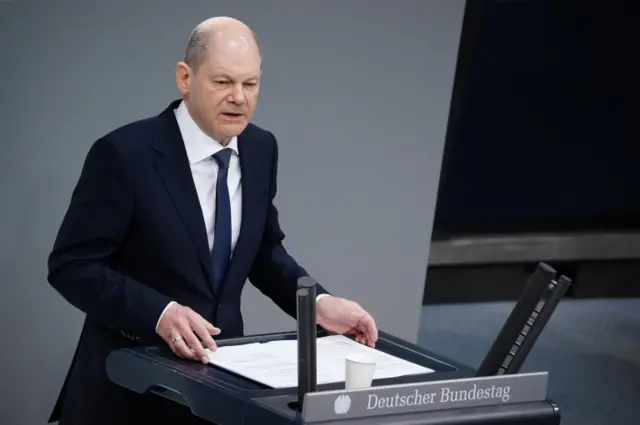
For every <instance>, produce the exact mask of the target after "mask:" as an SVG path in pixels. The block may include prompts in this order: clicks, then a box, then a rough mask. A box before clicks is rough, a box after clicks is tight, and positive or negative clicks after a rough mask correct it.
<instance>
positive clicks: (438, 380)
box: [106, 265, 570, 425]
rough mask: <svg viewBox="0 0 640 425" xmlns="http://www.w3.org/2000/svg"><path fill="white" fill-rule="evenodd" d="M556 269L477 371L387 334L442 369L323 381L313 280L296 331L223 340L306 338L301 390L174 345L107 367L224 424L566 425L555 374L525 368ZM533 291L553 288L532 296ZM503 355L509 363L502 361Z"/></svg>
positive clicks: (384, 337)
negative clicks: (368, 380)
mask: <svg viewBox="0 0 640 425" xmlns="http://www.w3.org/2000/svg"><path fill="white" fill-rule="evenodd" d="M553 273H554V271H553V269H551V268H550V267H548V266H546V265H540V266H539V268H538V270H537V271H536V273H534V276H533V277H532V279H531V281H530V284H529V289H527V292H526V293H525V294H523V296H522V297H521V299H520V300H519V302H518V304H517V305H516V307H515V308H514V311H513V312H512V315H511V316H510V317H509V319H508V320H507V323H506V324H505V327H504V328H503V329H502V331H501V332H500V335H499V336H498V338H497V339H496V341H495V342H494V344H493V346H492V349H491V350H490V352H489V354H488V357H487V359H485V361H484V362H483V364H482V366H481V368H480V369H478V370H475V369H473V368H470V367H467V366H465V365H463V364H460V363H458V362H456V361H453V360H451V359H448V358H445V357H443V356H440V355H438V354H436V353H434V352H431V351H429V350H426V349H425V348H422V347H419V346H417V345H415V344H412V343H410V342H408V341H404V340H402V339H399V338H397V337H394V336H393V335H390V334H388V333H386V332H383V331H380V332H379V339H378V342H377V343H376V349H377V350H380V351H383V352H386V353H388V354H391V355H393V356H395V357H399V358H402V359H405V360H408V361H410V362H412V363H416V364H418V365H420V366H424V367H427V368H429V369H431V370H433V371H434V372H431V373H426V374H422V375H408V376H402V377H396V378H389V379H381V380H374V381H373V384H372V386H371V387H370V388H366V389H355V390H345V389H344V382H342V383H336V384H326V385H317V386H316V384H315V379H314V376H315V341H316V338H318V337H323V336H326V335H328V334H327V333H326V332H325V331H323V330H319V329H318V328H317V327H316V326H315V315H313V314H309V311H311V312H313V311H314V310H313V308H314V306H315V304H312V303H311V300H312V301H313V302H315V296H314V295H315V294H314V293H313V291H311V292H309V288H310V287H311V286H310V285H309V282H306V286H305V288H306V289H305V288H303V289H301V290H299V294H298V295H299V297H298V308H299V311H298V330H297V332H296V331H292V332H283V333H270V334H262V335H253V336H247V337H241V338H231V339H226V340H225V339H222V340H218V341H217V345H218V346H219V347H224V346H229V345H237V344H249V343H256V342H259V343H264V342H268V341H274V340H283V339H290V340H298V355H299V359H298V382H299V385H298V387H296V388H285V389H273V388H270V387H267V386H265V385H263V384H260V383H257V382H255V381H253V380H249V379H246V378H244V377H243V376H240V375H237V374H235V373H233V372H230V371H227V370H225V369H222V368H219V367H216V366H214V365H210V364H209V365H204V364H201V363H197V362H194V361H188V360H182V359H180V358H178V357H177V356H175V355H174V354H173V353H172V352H171V350H170V349H169V348H168V347H165V346H147V347H134V348H125V349H121V350H116V351H114V352H112V353H110V355H109V356H108V358H107V363H106V369H107V374H108V376H109V378H110V379H111V380H112V381H113V382H115V383H116V384H118V385H120V386H123V387H125V388H128V389H130V390H132V391H135V392H137V393H141V394H143V393H149V392H151V393H154V394H156V395H157V396H160V397H165V398H168V399H170V400H172V401H174V402H176V403H181V404H183V405H186V406H187V407H188V408H189V409H190V410H191V412H192V413H193V414H194V415H196V416H198V417H200V418H203V419H205V420H207V421H209V422H211V423H212V424H216V425H254V424H255V425H257V424H268V425H289V424H316V423H322V424H326V425H361V424H367V425H376V424H390V425H394V424H395V425H445V424H447V425H467V424H468V425H471V424H473V425H507V424H509V425H516V424H518V425H533V424H535V425H557V424H560V411H559V408H558V406H557V405H556V404H555V403H554V402H553V401H551V400H548V399H547V382H548V375H547V373H546V372H537V373H518V372H519V371H518V369H519V366H520V365H521V364H522V362H523V360H522V359H523V357H524V356H526V355H527V353H528V351H529V350H530V349H531V347H532V345H533V342H532V341H533V340H535V338H537V336H538V335H539V333H540V332H541V328H542V327H543V326H544V324H545V323H546V320H548V318H549V316H550V314H551V312H552V311H553V309H554V308H555V305H556V304H557V301H558V299H559V297H560V296H561V295H562V294H563V293H564V291H566V288H567V286H568V285H569V283H570V281H569V280H568V279H567V278H565V277H564V276H563V277H561V278H560V279H557V280H555V279H553V278H551V279H549V278H550V276H551V275H552V274H553ZM551 277H552V276H551ZM541 287H544V288H543V289H544V291H543V290H540V288H541ZM305 291H306V292H305ZM532 293H535V294H536V296H541V294H543V293H549V294H551V295H550V296H549V295H548V296H547V297H546V299H544V297H542V298H543V301H542V302H536V303H532V302H531V294H532ZM529 304H531V305H532V307H533V309H532V310H531V311H530V312H527V314H523V313H522V311H523V306H525V305H527V306H528V305H529ZM303 310H304V311H303ZM311 319H313V321H312V320H311ZM536 321H538V323H537V324H536ZM510 340H513V341H511V344H507V342H508V341H510ZM518 348H520V350H521V351H520V353H518ZM501 358H502V359H504V360H505V361H504V362H501V361H496V359H501ZM310 360H311V361H310ZM505 362H506V364H505ZM510 365H511V366H510Z"/></svg>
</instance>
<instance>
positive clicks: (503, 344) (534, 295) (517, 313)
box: [476, 263, 556, 376]
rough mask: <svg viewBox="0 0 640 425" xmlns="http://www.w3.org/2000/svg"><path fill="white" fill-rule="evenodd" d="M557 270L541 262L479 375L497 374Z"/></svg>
mask: <svg viewBox="0 0 640 425" xmlns="http://www.w3.org/2000/svg"><path fill="white" fill-rule="evenodd" d="M555 274H556V271H555V270H554V269H553V268H552V267H551V266H549V265H548V264H545V263H539V264H538V267H537V268H536V271H535V272H534V273H533V274H532V275H531V278H530V279H529V282H528V284H527V287H526V288H525V290H524V292H523V293H522V295H520V298H519V299H518V302H517V303H516V305H515V307H514V308H513V310H512V311H511V314H510V315H509V318H508V319H507V321H506V322H505V324H504V326H503V327H502V329H501V330H500V333H499V334H498V337H497V338H496V339H495V341H494V342H493V345H492V346H491V349H490V350H489V353H488V354H487V356H486V357H485V358H484V360H483V362H482V364H481V365H480V367H479V368H478V371H477V372H476V375H477V376H493V375H497V374H498V372H499V370H500V368H501V367H502V363H503V362H504V360H505V359H506V358H507V356H508V355H509V352H510V351H511V348H512V347H513V345H514V344H515V342H516V341H517V340H518V337H519V335H520V332H522V329H523V328H524V327H525V325H526V323H527V321H528V320H529V318H530V316H531V314H532V312H533V311H534V309H535V308H536V306H537V305H538V303H539V302H540V300H541V299H542V296H543V294H544V292H545V291H546V290H547V289H548V287H549V285H550V284H551V283H552V282H553V278H554V277H555Z"/></svg>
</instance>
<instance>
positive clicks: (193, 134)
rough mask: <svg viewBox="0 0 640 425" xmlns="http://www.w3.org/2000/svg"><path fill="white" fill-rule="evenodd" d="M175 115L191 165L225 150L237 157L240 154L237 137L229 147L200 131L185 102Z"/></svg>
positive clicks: (230, 142)
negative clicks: (231, 151)
mask: <svg viewBox="0 0 640 425" xmlns="http://www.w3.org/2000/svg"><path fill="white" fill-rule="evenodd" d="M174 113H175V115H176V120H177V121H178V127H179V128H180V132H181V133H182V140H184V145H185V148H186V151H187V157H188V158H189V163H190V164H195V163H196V162H200V161H202V160H203V159H207V158H210V157H211V155H213V154H215V153H217V152H218V151H221V150H222V149H224V148H230V149H231V150H233V152H235V154H236V155H239V154H240V152H239V151H238V138H237V137H233V138H232V139H231V141H229V143H228V144H227V146H223V145H222V144H220V143H219V142H218V141H216V140H214V139H213V138H211V137H209V136H208V135H207V134H206V133H205V132H204V131H202V129H200V127H199V126H198V124H196V122H195V121H194V120H193V118H191V115H190V114H189V111H188V110H187V106H186V105H185V103H184V102H180V105H179V106H178V107H177V108H176V109H175V111H174Z"/></svg>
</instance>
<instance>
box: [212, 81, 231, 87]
mask: <svg viewBox="0 0 640 425" xmlns="http://www.w3.org/2000/svg"><path fill="white" fill-rule="evenodd" d="M215 83H216V84H217V85H219V86H224V85H227V84H229V82H228V81H224V80H216V81H215Z"/></svg>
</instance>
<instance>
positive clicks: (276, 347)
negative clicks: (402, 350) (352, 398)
mask: <svg viewBox="0 0 640 425" xmlns="http://www.w3.org/2000/svg"><path fill="white" fill-rule="evenodd" d="M297 344H298V343H297V341H296V340H284V341H270V342H266V343H253V344H245V345H234V346H227V347H219V348H218V349H217V350H216V351H215V352H211V351H209V350H207V354H208V356H209V361H210V364H213V365H216V366H218V367H221V368H223V369H227V370H229V371H231V372H234V373H237V374H239V375H242V376H244V377H246V378H248V379H252V380H254V381H257V382H260V383H262V384H264V385H267V386H269V387H272V388H292V387H297V386H298V362H297V352H298V345H297ZM316 351H317V372H318V378H317V382H318V384H328V383H336V382H344V380H345V357H346V356H347V355H349V354H352V353H358V352H365V353H368V354H372V355H373V356H375V358H376V371H375V374H374V376H373V378H374V379H385V378H395V377H398V376H404V375H416V374H423V373H431V372H433V370H432V369H429V368H426V367H423V366H420V365H417V364H414V363H411V362H408V361H406V360H403V359H400V358H398V357H394V356H391V355H389V354H387V353H384V352H382V351H379V350H376V349H374V348H371V347H368V346H366V345H363V344H360V343H357V342H355V341H353V340H352V339H350V338H347V337H345V336H342V335H331V336H327V337H323V338H318V339H317V342H316Z"/></svg>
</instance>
